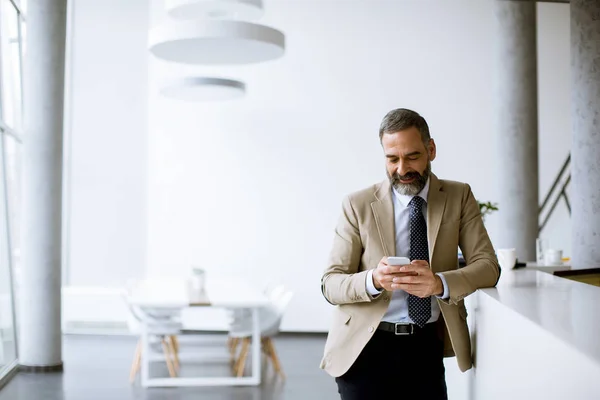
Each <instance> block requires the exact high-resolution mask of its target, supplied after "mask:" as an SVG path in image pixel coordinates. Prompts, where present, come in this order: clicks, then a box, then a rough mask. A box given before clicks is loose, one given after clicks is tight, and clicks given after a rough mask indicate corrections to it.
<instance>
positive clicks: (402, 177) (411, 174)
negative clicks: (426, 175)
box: [392, 171, 423, 182]
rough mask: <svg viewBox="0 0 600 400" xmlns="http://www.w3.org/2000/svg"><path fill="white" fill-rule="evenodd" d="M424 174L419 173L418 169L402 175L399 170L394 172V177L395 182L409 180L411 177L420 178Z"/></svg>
mask: <svg viewBox="0 0 600 400" xmlns="http://www.w3.org/2000/svg"><path fill="white" fill-rule="evenodd" d="M422 176H423V175H421V174H419V173H418V172H416V171H413V172H407V173H406V174H404V175H400V174H399V173H398V172H394V174H393V175H392V179H393V180H394V182H400V181H407V180H409V179H413V178H415V179H418V178H421V177H422Z"/></svg>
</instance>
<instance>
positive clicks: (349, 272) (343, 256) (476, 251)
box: [321, 109, 499, 400]
mask: <svg viewBox="0 0 600 400" xmlns="http://www.w3.org/2000/svg"><path fill="white" fill-rule="evenodd" d="M379 138H380V142H381V145H382V147H383V152H384V156H385V160H386V161H385V165H386V170H387V176H388V179H387V180H385V181H384V182H382V183H379V184H376V185H373V186H371V187H369V188H367V189H364V190H361V191H358V192H356V193H353V194H351V195H349V196H348V197H346V199H345V200H344V202H343V209H342V215H341V217H340V220H339V222H338V225H337V227H336V230H335V237H334V242H333V249H332V251H331V254H330V257H329V263H328V267H327V268H326V270H325V273H324V274H323V277H322V280H321V289H322V291H323V295H324V296H325V298H326V299H327V301H328V302H330V303H331V304H334V305H336V306H337V307H336V309H335V310H334V313H333V321H332V326H331V329H330V331H329V335H328V338H327V343H326V345H325V351H324V357H323V360H322V362H321V368H323V369H325V370H326V371H327V372H328V373H329V374H330V375H332V376H333V377H335V379H336V382H337V385H338V391H339V393H340V395H341V398H342V399H343V400H356V399H360V400H369V399H378V398H381V399H384V398H385V399H394V400H395V399H427V400H437V399H446V398H447V394H446V382H445V376H444V364H443V357H445V356H446V357H449V356H454V355H455V356H456V358H457V362H458V366H459V368H460V369H461V371H463V372H464V371H466V370H468V369H469V368H471V366H472V360H471V343H470V337H469V330H468V327H467V322H466V317H467V311H466V309H465V306H464V301H463V299H464V298H465V297H466V296H468V295H469V294H471V293H473V292H474V291H476V290H477V289H478V288H483V287H491V286H494V285H495V284H496V282H497V280H498V277H499V267H498V262H497V259H496V256H495V253H494V249H493V247H492V244H491V242H490V239H489V237H488V235H487V232H486V229H485V227H484V225H483V221H482V218H481V213H480V211H479V206H478V204H477V201H476V200H475V198H474V196H473V193H472V192H471V188H470V187H469V185H467V184H464V183H459V182H452V181H445V180H440V179H438V178H437V177H436V176H435V175H434V174H433V173H432V172H431V161H433V160H435V157H436V145H435V142H434V140H433V139H432V138H431V137H430V133H429V127H428V126H427V123H426V121H425V119H424V118H423V117H421V116H420V115H419V114H417V113H416V112H414V111H411V110H407V109H397V110H392V111H390V112H389V113H388V114H387V115H386V116H385V118H384V119H383V121H382V123H381V126H380V129H379ZM458 247H460V249H461V250H462V253H463V256H464V258H465V261H466V264H467V265H466V266H465V267H463V268H460V269H459V268H458V267H459V265H458V256H457V252H458ZM390 256H403V257H407V258H409V259H410V260H411V263H410V264H409V265H404V266H392V265H388V263H387V259H388V257H390ZM379 396H381V397H379ZM384 396H385V397H384Z"/></svg>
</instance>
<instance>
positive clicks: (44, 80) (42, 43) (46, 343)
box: [18, 0, 67, 369]
mask: <svg viewBox="0 0 600 400" xmlns="http://www.w3.org/2000/svg"><path fill="white" fill-rule="evenodd" d="M66 14H67V0H28V2H27V35H26V41H27V42H26V46H27V47H26V53H25V59H24V74H23V78H24V79H23V81H24V82H23V85H24V135H23V136H24V141H23V192H22V196H23V199H22V216H21V218H22V224H23V225H22V228H23V229H22V230H23V232H22V235H23V236H22V242H21V254H22V274H21V280H20V282H19V296H18V297H19V299H20V302H19V314H18V319H19V321H20V329H19V362H20V364H21V365H22V366H23V367H25V368H26V369H27V367H40V368H42V369H44V368H47V369H60V368H62V345H61V344H62V338H61V295H60V290H61V247H62V245H61V243H62V240H61V203H62V161H63V157H62V146H63V140H62V137H63V97H64V69H65V36H66ZM32 369H35V368H32Z"/></svg>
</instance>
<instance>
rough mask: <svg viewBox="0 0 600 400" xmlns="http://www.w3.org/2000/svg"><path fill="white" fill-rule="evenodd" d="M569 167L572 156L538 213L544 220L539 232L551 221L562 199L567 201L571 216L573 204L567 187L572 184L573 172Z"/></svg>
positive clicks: (561, 170)
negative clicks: (547, 209)
mask: <svg viewBox="0 0 600 400" xmlns="http://www.w3.org/2000/svg"><path fill="white" fill-rule="evenodd" d="M569 165H571V154H569V155H568V156H567V159H566V160H565V162H564V164H563V166H562V168H561V169H560V171H559V172H558V175H557V176H556V179H555V180H554V183H553V184H552V187H550V190H549V191H548V194H547V195H546V197H545V198H544V201H543V202H542V205H541V206H540V209H539V211H538V216H539V217H540V218H541V219H542V222H541V223H540V226H539V228H538V232H541V231H542V230H543V229H544V227H545V226H546V224H547V223H548V221H549V220H550V217H551V216H552V214H553V213H554V210H555V209H556V206H557V205H558V202H559V201H560V200H561V199H563V200H564V201H565V204H566V206H567V210H569V215H571V202H570V201H569V196H568V194H567V187H568V186H569V183H570V182H571V172H570V170H569V169H568V168H569ZM552 199H553V200H552ZM551 200H552V204H551V205H550V206H549V207H550V210H549V211H548V212H547V213H546V214H545V216H543V217H542V215H543V214H544V210H545V209H546V208H547V207H548V205H549V204H550V202H551Z"/></svg>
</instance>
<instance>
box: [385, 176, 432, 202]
mask: <svg viewBox="0 0 600 400" xmlns="http://www.w3.org/2000/svg"><path fill="white" fill-rule="evenodd" d="M430 181H431V177H430V178H427V182H426V183H425V186H424V187H423V189H422V190H421V192H420V193H419V194H418V195H417V196H419V197H420V198H422V199H423V200H425V203H427V195H428V194H429V182H430ZM392 193H393V194H394V197H395V198H396V199H397V200H398V201H399V202H400V204H402V205H403V206H404V207H408V204H409V203H410V201H411V200H412V199H413V197H415V196H410V195H406V194H400V193H398V192H397V191H396V188H394V187H392Z"/></svg>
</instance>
